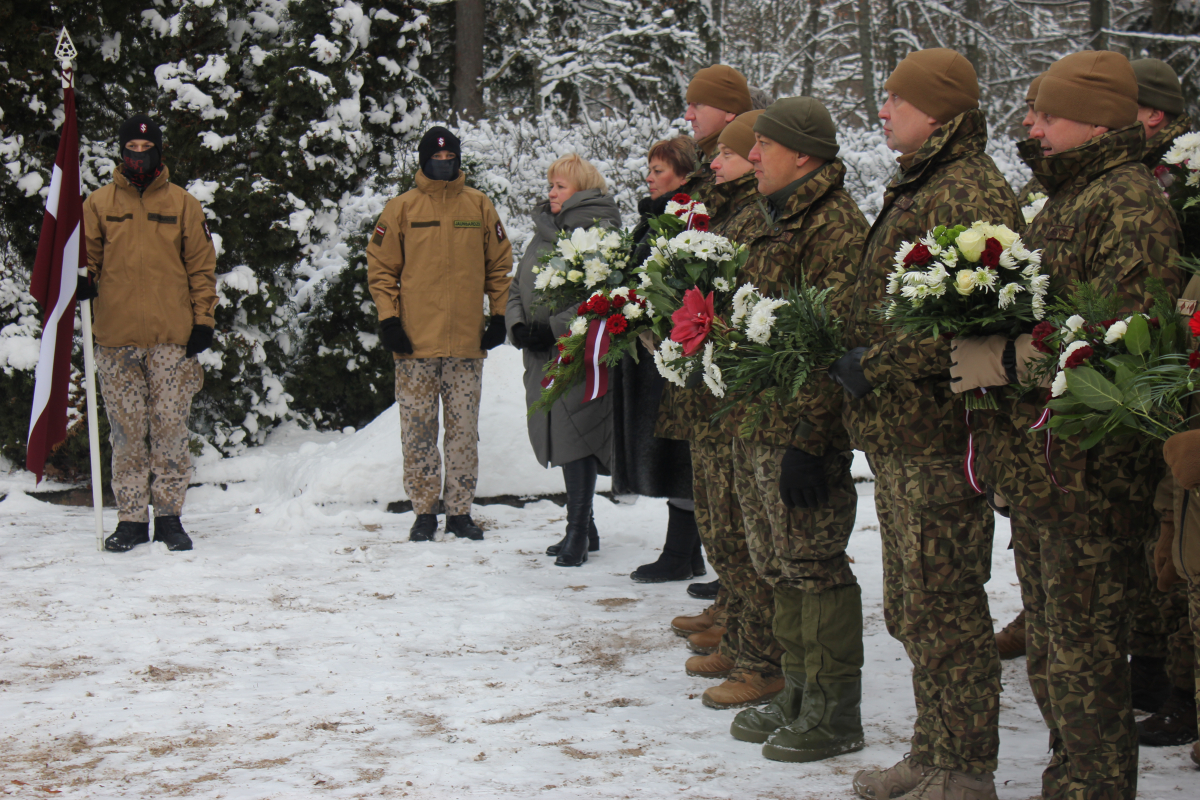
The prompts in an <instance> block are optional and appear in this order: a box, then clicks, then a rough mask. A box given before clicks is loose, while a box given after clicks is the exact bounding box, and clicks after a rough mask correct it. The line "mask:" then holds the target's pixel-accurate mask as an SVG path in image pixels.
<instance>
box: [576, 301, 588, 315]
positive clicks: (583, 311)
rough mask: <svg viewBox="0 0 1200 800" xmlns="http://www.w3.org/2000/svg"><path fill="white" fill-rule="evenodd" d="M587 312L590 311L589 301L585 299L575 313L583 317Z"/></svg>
mask: <svg viewBox="0 0 1200 800" xmlns="http://www.w3.org/2000/svg"><path fill="white" fill-rule="evenodd" d="M587 312H588V301H587V300H584V301H583V302H582V303H580V304H579V308H577V309H575V313H576V314H578V315H579V316H581V317H582V316H583V315H584V314H586V313H587Z"/></svg>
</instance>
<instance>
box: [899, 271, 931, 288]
mask: <svg viewBox="0 0 1200 800" xmlns="http://www.w3.org/2000/svg"><path fill="white" fill-rule="evenodd" d="M900 283H901V284H902V285H904V286H923V285H924V284H925V273H924V272H921V271H920V270H913V271H912V272H906V273H904V274H903V275H901V276H900Z"/></svg>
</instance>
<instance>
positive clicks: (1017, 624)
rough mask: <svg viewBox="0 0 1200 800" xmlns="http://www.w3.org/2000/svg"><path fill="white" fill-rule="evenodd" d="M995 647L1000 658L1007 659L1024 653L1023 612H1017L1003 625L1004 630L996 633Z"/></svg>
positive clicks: (1018, 656)
mask: <svg viewBox="0 0 1200 800" xmlns="http://www.w3.org/2000/svg"><path fill="white" fill-rule="evenodd" d="M996 649H997V650H999V651H1000V658H1001V660H1003V661H1008V660H1009V659H1012V658H1020V657H1021V656H1023V655H1025V612H1024V611H1021V613H1020V614H1017V618H1016V619H1014V620H1013V621H1012V622H1010V623H1008V624H1007V625H1005V626H1004V630H1002V631H1000V632H999V633H997V634H996Z"/></svg>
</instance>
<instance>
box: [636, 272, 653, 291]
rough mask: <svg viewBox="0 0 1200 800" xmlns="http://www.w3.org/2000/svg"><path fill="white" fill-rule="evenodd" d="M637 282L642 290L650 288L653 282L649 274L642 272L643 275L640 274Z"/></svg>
mask: <svg viewBox="0 0 1200 800" xmlns="http://www.w3.org/2000/svg"><path fill="white" fill-rule="evenodd" d="M638 281H639V285H640V286H641V288H643V289H648V288H649V287H650V286H651V284H652V283H653V282H652V281H651V280H650V273H649V272H643V273H642V274H641V275H640V276H639V277H638Z"/></svg>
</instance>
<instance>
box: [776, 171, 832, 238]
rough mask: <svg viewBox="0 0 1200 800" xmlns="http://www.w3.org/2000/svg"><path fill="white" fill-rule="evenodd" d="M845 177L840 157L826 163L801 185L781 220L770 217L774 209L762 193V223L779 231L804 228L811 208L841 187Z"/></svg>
mask: <svg viewBox="0 0 1200 800" xmlns="http://www.w3.org/2000/svg"><path fill="white" fill-rule="evenodd" d="M845 179H846V165H845V164H844V163H842V160H841V159H840V158H835V159H833V160H832V161H829V162H826V164H825V165H824V166H822V167H821V168H820V169H818V170H817V171H816V172H813V173H812V174H811V176H810V177H809V179H808V180H806V181H805V182H804V183H802V184H800V186H799V187H798V188H797V189H796V191H795V193H793V194H792V196H791V197H790V198H788V201H787V203H786V204H784V206H783V210H782V211H781V212H780V214H779V219H778V220H774V221H772V219H771V208H770V205H769V204H768V203H767V199H766V198H765V197H763V196H762V195H759V196H758V208H759V212H760V214H761V219H760V223H761V225H762V226H763V227H765V228H770V229H772V230H773V231H774V232H776V233H778V232H779V231H781V230H784V229H792V228H799V227H802V226H803V225H804V221H805V218H806V217H807V216H808V212H809V210H811V209H812V207H813V206H815V205H816V204H817V203H819V202H820V201H821V199H822V198H824V197H825V196H826V195H828V194H829V193H830V192H834V191H837V190H838V189H841V188H842V185H843V183H844V182H845Z"/></svg>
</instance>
